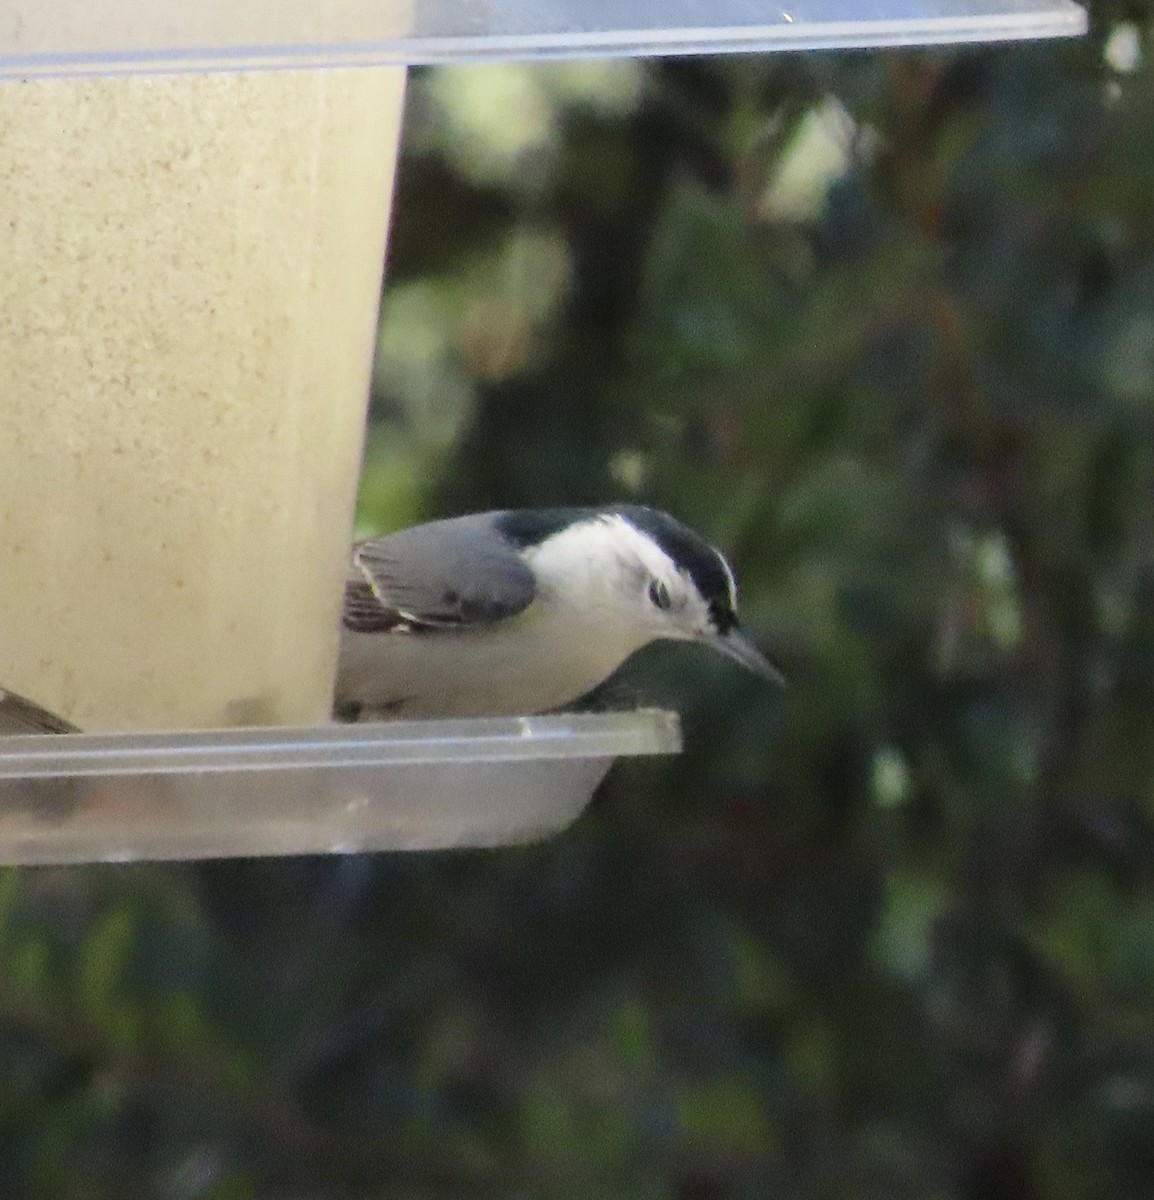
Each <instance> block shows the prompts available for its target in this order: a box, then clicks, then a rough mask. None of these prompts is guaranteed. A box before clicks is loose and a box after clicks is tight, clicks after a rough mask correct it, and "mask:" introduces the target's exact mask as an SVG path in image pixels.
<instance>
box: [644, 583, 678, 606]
mask: <svg viewBox="0 0 1154 1200" xmlns="http://www.w3.org/2000/svg"><path fill="white" fill-rule="evenodd" d="M649 600H650V603H652V604H653V605H654V606H655V607H656V608H668V607H669V606H670V604H672V603H673V601H672V600H670V598H669V589H668V588H667V587H666V586H665V584H663V583H662V582H661V580H660V579H651V580H650V581H649Z"/></svg>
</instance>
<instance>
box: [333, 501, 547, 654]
mask: <svg viewBox="0 0 1154 1200" xmlns="http://www.w3.org/2000/svg"><path fill="white" fill-rule="evenodd" d="M535 594H536V584H535V583H534V579H533V572H532V571H530V570H529V568H528V567H527V566H526V565H525V564H524V562H522V561H521V557H520V555H518V554H517V552H516V550H515V549H514V548H513V547H512V546H510V545H509V544H508V542H506V541H505V540H504V539H503V538H502V537H501V536H500V535H499V534H498V532H497V531H496V529H495V527H494V525H493V522H492V518H491V517H490V516H489V515H488V514H478V515H476V516H468V517H454V518H452V519H450V520H447V521H433V522H432V523H430V524H428V525H418V526H415V527H414V528H412V529H402V530H400V532H398V533H389V534H386V535H385V536H384V537H378V538H370V539H369V540H368V541H365V542H360V543H358V544H357V545H355V546H354V547H353V555H352V563H351V565H350V572H349V578H348V582H347V584H346V586H345V606H344V613H343V618H342V619H343V622H344V625H345V627H346V628H347V629H352V630H356V631H358V632H361V633H380V632H388V631H395V632H420V631H421V630H428V629H444V628H460V627H463V626H469V625H474V626H475V625H483V624H487V623H491V622H494V621H503V620H506V619H507V618H509V617H513V616H516V615H517V613H519V612H523V611H524V610H525V609H526V608H528V606H529V605H530V604H531V603H532V601H533V597H534V595H535Z"/></svg>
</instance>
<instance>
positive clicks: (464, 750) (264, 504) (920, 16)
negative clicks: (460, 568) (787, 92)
mask: <svg viewBox="0 0 1154 1200" xmlns="http://www.w3.org/2000/svg"><path fill="white" fill-rule="evenodd" d="M1085 28H1086V15H1085V13H1084V11H1083V10H1082V9H1081V8H1080V7H1079V6H1077V5H1076V4H1074V3H1072V2H1070V0H796V2H793V0H785V3H783V4H782V5H778V4H768V3H762V2H761V0H711V2H710V3H709V4H705V3H702V2H701V0H328V2H327V3H325V4H316V3H313V2H304V0H297V2H294V0H239V2H238V0H185V2H184V3H182V4H165V3H160V2H158V0H109V2H108V3H105V4H94V3H92V0H56V3H54V4H43V3H40V2H38V0H0V205H2V206H3V211H2V212H0V248H2V257H3V262H4V271H3V272H0V365H2V369H3V388H4V396H3V403H2V404H0V479H3V487H2V489H0V686H2V687H4V688H12V689H13V690H15V691H18V692H21V693H24V694H26V695H28V696H30V697H33V698H35V700H36V701H37V702H39V703H41V704H43V705H44V706H45V707H47V708H49V709H51V710H53V711H55V712H59V713H61V714H62V715H64V716H66V717H68V718H69V719H70V720H72V721H74V722H75V723H76V724H77V725H78V726H80V727H81V728H83V729H85V730H86V731H87V730H91V731H94V732H86V733H84V734H77V735H69V736H65V737H40V738H37V737H20V738H9V739H3V741H0V862H52V861H70V862H76V861H92V860H100V859H125V858H136V857H150V858H175V857H207V856H216V855H228V854H262V853H270V854H276V853H285V854H287V853H302V852H321V851H348V850H359V849H394V848H427V847H433V846H449V845H492V844H497V843H500V842H509V841H516V840H522V839H525V838H529V837H536V836H542V835H545V834H548V833H550V832H553V831H556V830H557V829H559V828H561V827H563V826H564V825H565V824H566V823H567V822H569V821H570V820H572V819H573V818H574V817H575V816H576V815H577V813H578V812H579V811H580V810H581V808H582V806H583V805H584V804H585V803H586V802H587V800H588V799H589V797H590V795H591V794H592V791H593V789H594V787H595V786H596V785H597V783H598V782H599V780H600V778H601V777H602V775H603V774H604V772H605V770H606V769H607V768H608V766H609V764H610V763H611V762H612V761H613V759H614V758H615V757H618V756H621V755H633V754H654V753H668V752H671V751H675V750H676V749H677V748H678V745H679V733H678V728H677V723H676V719H675V718H674V717H673V716H672V715H670V714H662V713H652V712H640V713H620V714H596V715H592V714H586V715H566V716H551V717H534V718H531V719H529V718H527V719H525V720H500V721H490V720H479V721H453V722H431V723H430V722H422V723H417V722H404V723H402V722H398V723H395V724H380V725H360V726H350V727H341V726H333V725H329V724H327V721H328V715H329V711H330V706H331V697H332V689H333V680H334V673H335V666H336V654H337V635H338V627H339V613H340V602H341V594H342V585H343V578H344V570H345V560H346V555H347V550H348V542H349V536H350V528H351V524H352V512H353V502H354V495H355V490H356V472H357V466H358V463H359V460H360V451H361V444H362V438H363V433H364V423H365V409H366V402H367V397H368V389H369V373H370V369H371V361H372V350H373V344H374V336H375V329H376V317H377V303H378V298H379V291H380V282H381V270H382V264H383V262H384V254H385V243H386V232H387V226H388V210H389V197H390V193H391V189H392V177H393V170H394V166H395V163H396V155H397V145H398V139H399V132H400V119H401V109H402V101H403V92H404V79H405V69H406V67H407V66H408V65H410V64H414V63H460V62H470V61H479V60H485V59H495V58H519V59H528V58H560V57H576V56H585V57H592V56H604V55H641V54H700V53H706V52H723V51H725V52H733V51H765V50H805V49H819V48H820V49H832V48H835V47H865V46H874V47H879V46H897V45H916V44H925V45H928V44H942V43H949V42H965V41H970V42H975V41H998V40H1012V39H1022V38H1043V37H1058V36H1069V35H1075V34H1079V33H1081V32H1083V31H1084V30H1085ZM271 68H277V69H276V70H273V69H271ZM353 68H355V69H353Z"/></svg>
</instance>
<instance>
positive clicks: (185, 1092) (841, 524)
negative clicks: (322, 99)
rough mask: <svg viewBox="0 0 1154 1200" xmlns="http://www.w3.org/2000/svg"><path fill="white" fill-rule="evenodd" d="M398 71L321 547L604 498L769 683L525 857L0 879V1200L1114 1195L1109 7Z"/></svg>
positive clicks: (1113, 136) (1123, 701) (1142, 981)
mask: <svg viewBox="0 0 1154 1200" xmlns="http://www.w3.org/2000/svg"><path fill="white" fill-rule="evenodd" d="M1093 18H1094V29H1093V32H1092V35H1091V36H1090V37H1089V38H1088V39H1086V40H1085V41H1082V42H1079V43H1066V44H1054V45H1046V46H1033V47H1031V46H1022V45H1019V46H1009V47H1001V48H998V47H987V48H982V49H963V50H956V51H950V52H935V53H912V52H911V53H903V54H894V55H876V54H853V55H810V56H780V57H776V58H766V57H747V58H734V59H716V60H709V61H691V62H676V63H674V62H645V63H641V62H612V63H588V64H556V65H548V66H532V67H530V66H515V65H512V66H492V67H479V68H470V69H450V70H439V71H422V72H418V73H416V74H415V75H414V77H413V79H412V85H411V89H410V95H409V111H408V117H407V122H408V123H407V134H406V142H405V153H404V157H403V162H402V165H401V170H400V176H399V188H398V195H397V201H396V207H395V220H394V234H393V242H392V249H391V262H390V267H389V281H388V288H387V291H386V294H385V300H384V306H383V314H382V327H381V337H380V346H379V356H378V364H377V370H376V375H375V384H374V404H373V426H372V429H371V432H370V438H369V443H368V447H367V451H366V472H365V479H364V487H363V492H362V505H361V512H360V527H361V528H362V530H369V529H377V528H392V527H397V526H400V525H403V524H405V523H407V522H410V521H413V520H417V519H420V518H423V517H427V516H433V515H438V514H442V513H449V512H456V511H466V510H475V509H482V508H485V507H494V506H505V505H523V504H524V505H535V504H543V503H556V502H572V503H578V502H597V501H600V500H606V499H620V498H628V499H641V500H644V501H646V502H650V503H654V504H657V505H660V506H662V507H665V508H668V509H670V510H671V511H673V512H675V513H677V514H678V515H679V516H681V517H683V518H684V519H685V520H687V521H689V522H690V523H692V524H693V525H695V526H696V527H698V528H699V529H701V530H702V531H704V532H706V533H707V534H708V535H709V536H711V537H712V538H713V539H715V540H716V541H718V542H719V543H720V544H722V545H723V546H725V547H726V548H727V550H728V551H729V552H730V553H731V555H732V557H733V559H734V561H735V563H736V565H737V568H738V574H739V577H740V579H741V582H742V587H743V606H744V610H745V614H746V619H747V623H748V624H749V625H750V626H751V627H752V629H753V630H754V631H755V632H756V633H757V634H758V636H759V637H760V640H761V641H762V642H763V644H764V645H766V646H767V647H768V648H773V649H775V650H776V652H777V656H778V658H779V659H780V660H782V661H783V662H784V663H785V664H786V666H787V670H788V672H789V674H790V675H791V676H792V678H793V686H792V687H791V688H790V689H789V691H788V692H786V693H784V694H781V693H777V692H774V691H770V690H767V689H765V688H764V687H762V686H761V685H759V684H758V683H757V682H756V681H754V680H752V679H746V678H744V677H741V676H739V675H737V674H736V673H735V671H734V669H733V668H732V667H731V666H730V665H729V664H727V663H725V662H723V661H720V660H717V661H715V660H714V659H713V658H711V657H710V656H709V655H708V654H706V653H704V652H702V653H698V652H696V651H695V650H693V649H690V648H685V647H655V648H652V649H651V650H649V651H647V652H646V653H644V654H643V655H640V656H639V657H638V659H637V660H636V661H635V662H634V663H631V664H630V665H629V666H628V667H627V668H626V670H625V671H624V672H623V673H622V674H621V675H620V676H619V677H618V678H616V679H615V680H613V681H611V683H610V684H609V685H607V687H606V688H605V689H603V691H602V693H601V694H600V695H599V696H598V697H596V698H595V700H594V702H595V703H602V704H607V705H620V704H622V703H631V702H641V703H664V704H671V705H675V706H676V707H678V708H679V709H680V710H681V711H682V712H683V714H684V721H685V728H686V735H687V743H688V745H687V750H686V753H685V755H684V756H682V757H681V758H678V759H676V760H670V761H668V762H664V761H656V760H648V761H643V762H639V763H623V764H620V765H619V766H618V768H616V769H615V771H614V772H613V774H612V775H611V777H610V780H609V782H608V783H607V785H606V786H605V787H604V788H603V790H602V792H601V794H600V795H599V796H598V798H597V799H596V801H595V803H594V805H593V808H592V810H591V811H590V812H589V813H587V814H586V815H585V816H584V817H583V818H582V819H581V820H580V821H579V822H578V824H577V825H576V826H575V827H574V828H573V829H572V830H571V831H570V832H568V833H567V834H565V835H564V836H562V837H560V838H558V839H556V840H554V841H552V842H549V843H547V844H543V845H539V846H534V847H525V848H515V849H509V850H503V851H499V852H497V851H492V852H485V853H452V854H444V855H440V854H438V855H426V856H387V855H380V856H361V857H353V858H347V859H331V860H319V859H302V860H295V861H279V862H227V863H216V864H207V865H203V866H199V867H187V868H185V867H171V866H165V867H161V866H154V867H146V866H134V867H107V868H93V869H85V870H79V869H78V870H67V871H65V870H35V871H33V870H28V871H19V872H17V871H12V870H8V871H5V872H3V873H0V963H2V964H3V970H2V972H0V1063H2V1071H3V1083H2V1086H0V1151H2V1152H0V1189H2V1191H3V1194H5V1195H13V1196H17V1195H20V1196H25V1195H46V1196H53V1197H67V1198H71V1197H76V1198H87V1197H101V1196H117V1197H120V1196H141V1195H150V1196H160V1197H173V1198H174V1200H185V1198H189V1200H191V1198H196V1200H201V1198H204V1200H248V1198H250V1197H251V1198H256V1197H284V1198H286V1200H287V1198H289V1197H292V1198H294V1200H296V1198H302V1200H303V1198H308V1197H321V1196H325V1197H335V1196H343V1195H349V1196H354V1195H355V1196H364V1197H381V1198H384V1197H390V1198H391V1197H398V1198H400V1197H404V1198H408V1197H442V1196H443V1197H468V1196H473V1195H482V1196H499V1197H507V1198H509V1200H538V1198H542V1200H543V1198H549V1200H565V1198H568V1197H574V1198H576V1197H581V1198H585V1197H591V1196H596V1197H599V1198H601V1200H740V1198H745V1197H749V1198H753V1197H756V1198H758V1200H773V1198H774V1197H782V1198H785V1197H789V1198H791V1200H835V1198H854V1200H859V1198H866V1200H868V1198H873V1197H876V1198H878V1200H883V1198H884V1200H894V1198H897V1200H902V1198H909V1200H1003V1198H1004V1200H1031V1198H1037V1200H1096V1198H1099V1197H1101V1198H1103V1200H1105V1198H1107V1197H1108V1198H1111V1200H1127V1198H1129V1197H1134V1198H1135V1200H1136V1198H1138V1197H1148V1196H1150V1195H1152V1194H1154V1134H1152V1130H1154V787H1152V785H1154V777H1152V763H1154V504H1152V501H1154V69H1152V68H1151V67H1150V66H1149V65H1148V61H1147V51H1148V49H1149V46H1150V30H1151V20H1152V18H1154V6H1152V5H1151V4H1149V3H1146V2H1144V0H1134V2H1130V3H1126V4H1121V3H1116V2H1115V3H1099V4H1096V5H1094V6H1093Z"/></svg>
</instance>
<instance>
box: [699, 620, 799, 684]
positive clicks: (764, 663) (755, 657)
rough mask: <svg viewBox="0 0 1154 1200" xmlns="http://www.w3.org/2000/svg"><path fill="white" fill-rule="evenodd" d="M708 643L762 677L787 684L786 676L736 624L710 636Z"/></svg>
mask: <svg viewBox="0 0 1154 1200" xmlns="http://www.w3.org/2000/svg"><path fill="white" fill-rule="evenodd" d="M707 644H708V645H710V646H712V647H713V648H714V650H716V651H718V652H719V653H720V654H724V655H725V657H726V658H731V659H732V660H733V661H734V662H735V663H740V665H741V666H743V667H744V668H745V669H746V670H747V671H752V672H753V673H754V674H755V675H760V676H761V677H762V679H770V680H772V681H773V682H774V683H777V684H780V685H781V686H782V687H785V686H786V678H785V676H784V675H783V674H782V673H781V672H780V671H779V670H778V669H777V667H775V666H774V665H773V663H771V662H770V661H769V659H768V658H766V657H765V655H764V654H762V652H761V651H760V650H759V649H758V648H757V647H756V646H755V645H754V643H753V641H752V639H751V638H749V637H748V636H747V635H746V634H745V633H744V632H743V631H742V630H741V629H739V628H738V627H737V626H736V625H735V626H734V627H733V628H732V629H731V630H730V631H729V632H728V633H719V634H717V635H716V636H714V637H711V638H709V639H708V642H707Z"/></svg>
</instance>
